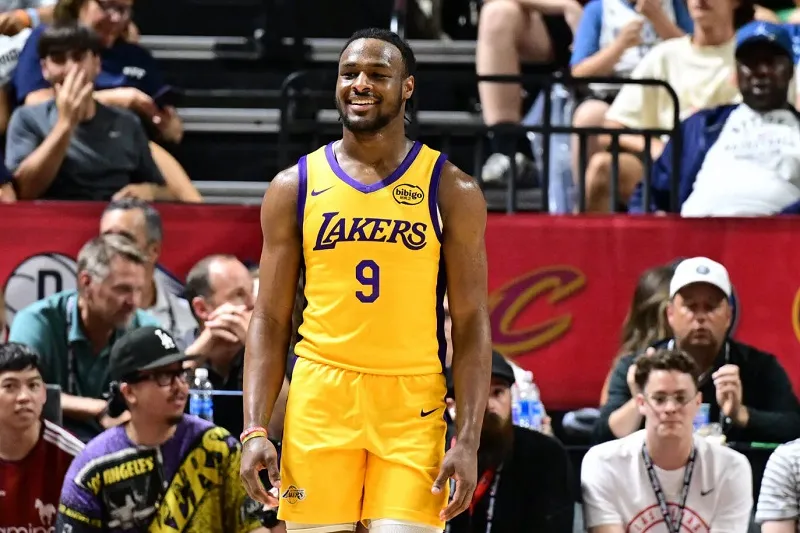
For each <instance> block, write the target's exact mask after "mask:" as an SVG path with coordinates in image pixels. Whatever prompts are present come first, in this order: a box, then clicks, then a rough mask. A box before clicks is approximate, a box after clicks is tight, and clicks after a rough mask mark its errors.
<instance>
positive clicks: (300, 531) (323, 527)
mask: <svg viewBox="0 0 800 533" xmlns="http://www.w3.org/2000/svg"><path fill="white" fill-rule="evenodd" d="M355 530H356V524H355V522H352V523H347V522H345V523H343V524H301V523H298V522H286V531H291V532H292V533H341V532H342V531H355Z"/></svg>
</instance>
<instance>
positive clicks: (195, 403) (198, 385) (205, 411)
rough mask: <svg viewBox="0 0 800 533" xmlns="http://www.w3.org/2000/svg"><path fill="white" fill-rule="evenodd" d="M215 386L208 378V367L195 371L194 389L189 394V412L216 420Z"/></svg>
mask: <svg viewBox="0 0 800 533" xmlns="http://www.w3.org/2000/svg"><path fill="white" fill-rule="evenodd" d="M213 390H214V387H213V386H212V385H211V381H209V379H208V369H206V368H198V369H196V370H195V371H194V377H193V379H192V391H191V393H190V395H189V412H190V413H191V414H193V415H195V416H198V417H200V418H202V419H204V420H208V421H209V422H213V421H214V401H213Z"/></svg>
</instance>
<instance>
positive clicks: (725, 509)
mask: <svg viewBox="0 0 800 533" xmlns="http://www.w3.org/2000/svg"><path fill="white" fill-rule="evenodd" d="M699 375H700V369H699V367H698V365H697V363H695V361H694V359H693V358H692V357H691V356H690V355H689V354H687V353H685V352H682V351H680V350H669V349H661V350H658V351H657V352H656V353H654V354H652V355H649V356H646V357H644V358H640V359H639V360H637V362H636V375H635V379H636V383H637V385H638V386H639V390H641V392H640V393H639V394H637V397H636V405H637V408H638V410H639V412H640V413H641V415H642V416H643V417H644V419H645V428H644V429H643V430H641V431H637V432H636V433H634V434H632V435H629V436H627V437H625V438H622V439H619V440H617V441H613V442H606V443H604V444H600V445H598V446H595V447H594V448H592V449H590V450H589V452H588V453H587V454H586V456H585V457H584V459H583V463H582V466H581V486H582V490H583V505H584V517H585V521H586V526H587V527H588V530H589V533H623V532H625V531H645V530H647V531H649V532H651V533H662V532H666V533H678V532H679V531H681V530H686V531H695V532H698V533H701V532H702V533H707V532H711V531H715V532H716V531H720V532H721V531H747V527H748V524H749V522H750V510H751V508H752V506H753V487H752V477H751V476H752V472H751V469H750V463H748V462H747V458H746V457H745V456H744V455H742V454H740V453H739V452H736V451H734V450H731V449H730V448H727V447H725V446H721V445H718V444H714V443H711V442H708V441H706V440H705V439H703V438H701V437H695V436H694V435H693V434H692V432H693V426H692V421H693V420H694V416H695V414H696V413H697V410H698V409H699V407H700V403H701V398H702V397H701V395H700V392H699V391H698V388H697V385H698V376H699Z"/></svg>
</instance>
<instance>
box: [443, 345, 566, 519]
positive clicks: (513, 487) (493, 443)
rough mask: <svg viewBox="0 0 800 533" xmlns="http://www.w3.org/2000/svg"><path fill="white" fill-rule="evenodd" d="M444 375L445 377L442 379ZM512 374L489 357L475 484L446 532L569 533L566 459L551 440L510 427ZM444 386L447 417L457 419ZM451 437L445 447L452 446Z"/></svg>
mask: <svg viewBox="0 0 800 533" xmlns="http://www.w3.org/2000/svg"><path fill="white" fill-rule="evenodd" d="M449 377H450V376H449V375H448V378H449ZM513 384H514V370H513V368H512V367H511V365H510V364H509V363H508V361H506V359H505V357H503V356H502V355H500V354H499V353H497V352H493V353H492V382H491V386H490V388H489V400H488V402H487V404H486V412H485V413H484V416H483V427H482V429H481V441H480V446H479V448H478V473H479V481H478V486H477V488H476V489H475V494H474V496H473V497H472V501H471V503H470V505H469V510H468V512H466V513H463V514H461V515H459V516H457V517H455V518H454V519H452V520H451V521H450V522H448V524H447V528H446V529H445V531H446V532H448V533H472V532H474V531H480V532H485V533H490V532H491V533H519V532H527V531H536V532H537V533H570V532H571V531H572V530H573V517H574V512H575V502H576V501H577V495H576V494H575V491H574V490H573V486H572V484H573V481H572V480H573V472H572V465H571V463H570V459H569V455H568V454H567V451H566V450H565V449H564V447H563V446H562V445H561V443H559V442H558V441H557V440H555V439H554V438H552V437H549V436H547V435H544V434H542V433H540V432H538V431H534V430H531V429H526V428H521V427H518V426H515V425H513V424H512V422H511V386H512V385H513ZM454 393H455V391H454V390H453V389H452V386H450V387H448V398H447V405H448V410H447V412H448V416H449V417H450V419H451V420H453V421H456V420H458V417H457V412H456V408H455V406H456V402H455V398H454ZM457 440H458V439H457V437H456V436H455V435H453V436H452V438H451V439H450V444H453V443H454V442H457Z"/></svg>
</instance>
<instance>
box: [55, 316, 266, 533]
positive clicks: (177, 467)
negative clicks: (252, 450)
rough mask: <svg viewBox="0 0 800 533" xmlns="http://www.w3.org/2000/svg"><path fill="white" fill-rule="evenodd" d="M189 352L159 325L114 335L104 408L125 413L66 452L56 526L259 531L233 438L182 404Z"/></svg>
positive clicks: (186, 532)
mask: <svg viewBox="0 0 800 533" xmlns="http://www.w3.org/2000/svg"><path fill="white" fill-rule="evenodd" d="M188 359H191V356H187V355H186V354H185V353H183V352H181V351H180V350H179V349H178V348H177V346H176V344H175V339H173V337H172V336H171V335H169V333H167V332H166V331H165V330H163V329H161V328H158V327H143V328H139V329H137V330H135V331H132V332H130V333H128V334H127V335H125V336H124V337H123V338H122V339H120V340H119V341H118V342H117V343H116V344H115V345H114V349H113V350H112V353H111V359H110V362H109V366H110V374H111V379H112V380H113V381H112V385H111V398H110V400H109V410H110V412H111V413H112V414H113V415H116V414H118V413H120V412H122V411H123V410H125V409H127V410H128V411H129V412H130V422H128V423H127V424H125V425H124V426H119V427H116V428H113V429H110V430H107V431H105V432H103V433H102V434H101V435H99V436H98V437H97V438H95V439H94V440H93V441H91V442H90V443H89V444H88V445H87V446H86V448H85V450H84V451H83V453H81V454H80V455H79V456H78V457H77V458H76V459H75V461H74V462H73V464H72V466H71V467H70V470H69V472H68V473H67V476H66V479H65V481H64V487H63V489H62V491H61V504H60V506H59V512H58V519H57V523H56V531H57V532H59V533H96V532H98V531H114V532H140V531H150V532H153V533H166V532H168V531H169V532H178V533H201V532H202V533H247V532H250V531H254V530H261V531H265V529H262V528H263V526H262V524H261V522H260V521H259V518H258V512H259V510H260V508H261V506H260V505H259V504H256V503H255V502H253V501H252V500H250V499H249V498H248V497H247V494H246V492H245V491H244V488H243V486H242V484H241V482H240V481H239V476H238V475H237V474H238V472H239V462H240V454H241V448H240V445H239V443H238V442H237V440H236V439H235V438H233V437H232V436H231V435H230V433H228V431H226V430H224V429H222V428H219V427H216V426H214V425H213V424H212V423H210V422H207V421H204V420H201V419H199V418H197V417H194V416H191V415H185V414H184V409H185V407H186V400H187V397H188V395H189V386H188V379H187V372H186V370H185V369H184V363H185V362H186V361H187V360H188ZM275 503H276V504H277V502H275Z"/></svg>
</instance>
